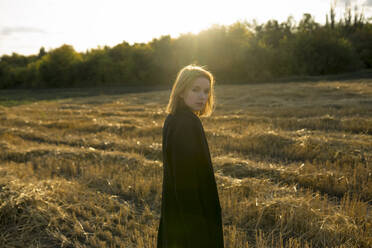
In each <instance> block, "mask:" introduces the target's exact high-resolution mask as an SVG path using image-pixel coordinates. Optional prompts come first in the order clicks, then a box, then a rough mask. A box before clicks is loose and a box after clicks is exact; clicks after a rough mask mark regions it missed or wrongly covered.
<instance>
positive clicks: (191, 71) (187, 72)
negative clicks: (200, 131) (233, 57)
mask: <svg viewBox="0 0 372 248" xmlns="http://www.w3.org/2000/svg"><path fill="white" fill-rule="evenodd" d="M200 77H203V78H206V79H208V80H209V83H210V90H209V96H208V100H207V102H206V103H205V105H204V108H203V109H202V110H200V111H196V115H198V116H210V115H211V114H212V112H213V111H214V105H215V96H214V89H213V88H214V84H215V81H214V77H213V75H212V73H210V72H209V71H207V70H206V69H204V68H203V66H198V65H195V64H190V65H187V66H185V67H183V68H182V69H181V70H180V71H179V72H178V74H177V78H176V81H175V82H174V84H173V87H172V91H171V94H170V97H169V102H168V105H167V107H166V110H165V111H166V113H174V112H175V111H176V110H177V108H178V107H179V106H180V101H183V99H182V98H181V97H180V94H182V93H183V92H184V91H186V90H188V89H189V88H190V87H191V86H192V83H193V82H194V81H195V79H197V78H200Z"/></svg>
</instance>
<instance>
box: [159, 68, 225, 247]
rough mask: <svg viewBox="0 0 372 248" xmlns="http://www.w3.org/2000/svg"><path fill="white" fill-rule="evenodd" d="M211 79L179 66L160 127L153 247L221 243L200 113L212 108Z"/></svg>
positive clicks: (218, 211)
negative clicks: (158, 209) (159, 192)
mask: <svg viewBox="0 0 372 248" xmlns="http://www.w3.org/2000/svg"><path fill="white" fill-rule="evenodd" d="M213 86H214V78H213V75H212V74H211V73H210V72H209V71H207V70H205V69H204V68H202V67H199V66H196V65H188V66H186V67H184V68H182V69H181V70H180V71H179V73H178V75H177V78H176V81H175V82H174V85H173V88H172V92H171V95H170V99H169V103H168V106H167V109H166V111H167V113H168V116H167V118H166V119H165V121H164V125H163V147H162V149H163V185H162V187H163V188H162V190H163V192H162V204H161V217H160V223H159V228H158V239H157V248H184V247H188V248H199V247H203V248H207V247H208V248H212V247H213V248H221V247H224V241H223V229H222V221H221V206H220V201H219V197H218V192H217V185H216V181H215V177H214V172H213V166H212V162H211V157H210V153H209V147H208V143H207V139H206V136H205V133H204V129H203V126H202V123H201V121H200V119H199V117H200V116H210V115H211V113H212V111H213V108H214V90H213Z"/></svg>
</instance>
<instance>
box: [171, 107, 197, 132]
mask: <svg viewBox="0 0 372 248" xmlns="http://www.w3.org/2000/svg"><path fill="white" fill-rule="evenodd" d="M164 126H167V127H170V128H171V129H176V128H182V129H198V128H200V126H201V122H200V119H199V117H197V116H196V115H195V114H193V113H191V112H188V111H177V112H175V113H170V114H168V116H167V117H166V119H165V121H164Z"/></svg>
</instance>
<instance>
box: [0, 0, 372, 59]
mask: <svg viewBox="0 0 372 248" xmlns="http://www.w3.org/2000/svg"><path fill="white" fill-rule="evenodd" d="M331 2H334V0H311V1H309V0H259V1H258V0H229V1H227V0H183V1H179V0H157V1H154V0H147V1H146V0H136V1H133V0H131V1H127V0H0V56H2V55H4V54H8V55H10V54H12V53H13V52H15V53H18V54H23V55H30V54H37V53H38V52H39V49H40V47H42V46H43V47H44V48H45V49H46V50H47V51H49V50H50V49H54V48H57V47H60V46H61V45H63V44H69V45H72V46H73V47H74V48H75V50H76V51H78V52H85V51H86V50H87V49H92V48H97V47H99V46H100V47H103V46H105V45H107V46H110V47H112V46H115V45H117V44H119V43H121V42H123V41H126V42H128V43H129V44H133V43H141V42H145V43H147V42H149V41H151V40H152V39H153V38H160V37H161V36H162V35H170V36H171V37H172V38H177V37H178V36H179V35H180V34H183V33H188V32H191V33H194V34H197V33H198V32H200V31H201V30H204V29H208V28H209V27H210V26H211V25H213V24H219V25H225V26H228V25H230V24H232V23H234V22H236V21H248V22H252V21H253V20H254V19H255V20H256V21H257V22H258V23H259V24H261V23H264V22H266V21H268V20H270V19H275V20H278V21H279V22H282V21H285V20H286V19H287V18H288V17H289V16H293V17H294V19H295V21H296V22H298V21H299V20H300V19H301V17H302V15H303V14H304V13H310V14H311V15H312V16H313V17H314V18H315V21H316V22H319V23H325V16H326V14H327V13H328V12H329V9H330V6H331ZM345 4H351V6H354V5H355V4H358V6H363V8H364V14H365V16H366V17H367V18H368V17H372V0H337V2H336V19H337V20H338V19H339V18H340V17H342V16H343V13H344V9H345Z"/></svg>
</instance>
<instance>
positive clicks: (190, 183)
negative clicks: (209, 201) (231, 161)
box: [169, 118, 207, 235]
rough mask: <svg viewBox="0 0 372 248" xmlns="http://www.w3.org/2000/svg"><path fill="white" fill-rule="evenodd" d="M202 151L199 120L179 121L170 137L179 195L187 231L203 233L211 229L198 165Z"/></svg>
mask: <svg viewBox="0 0 372 248" xmlns="http://www.w3.org/2000/svg"><path fill="white" fill-rule="evenodd" d="M202 151H203V150H202V141H201V133H200V131H199V128H198V126H197V123H195V122H194V120H192V119H191V120H190V119H187V118H182V119H181V120H178V121H177V122H176V125H175V127H174V130H173V132H172V135H171V138H170V154H169V158H170V161H171V164H172V172H171V173H172V176H173V179H174V192H175V198H176V201H177V206H178V208H179V210H180V213H181V216H182V218H183V220H181V221H183V223H184V227H185V228H186V231H187V232H190V231H192V232H194V233H195V232H198V231H200V232H201V233H200V235H202V232H203V230H205V229H206V228H207V227H206V225H207V222H206V219H205V215H204V212H203V206H202V199H201V198H200V193H199V192H200V182H199V175H198V166H202V165H203V154H202Z"/></svg>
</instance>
